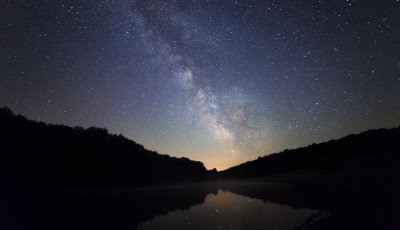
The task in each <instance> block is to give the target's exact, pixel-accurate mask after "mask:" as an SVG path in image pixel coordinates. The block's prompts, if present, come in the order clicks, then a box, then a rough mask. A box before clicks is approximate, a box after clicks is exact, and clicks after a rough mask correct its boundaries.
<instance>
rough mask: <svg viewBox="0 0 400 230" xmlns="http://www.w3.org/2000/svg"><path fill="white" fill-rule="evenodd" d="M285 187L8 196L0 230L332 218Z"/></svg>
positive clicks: (244, 224) (269, 224) (303, 222)
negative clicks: (296, 198) (292, 197)
mask: <svg viewBox="0 0 400 230" xmlns="http://www.w3.org/2000/svg"><path fill="white" fill-rule="evenodd" d="M288 189H290V188H286V187H285V186H282V185H275V184H268V183H245V182H230V183H200V184H190V185H189V184H186V185H168V186H154V187H148V188H142V189H98V190H66V191H57V192H43V193H38V194H30V195H15V196H12V195H9V197H8V198H7V199H3V200H2V205H3V206H2V208H1V213H0V214H1V219H0V229H9V230H10V229H18V230H20V229H140V230H145V229H146V230H150V229H304V227H306V226H309V225H313V224H314V223H316V222H318V221H319V220H320V219H324V218H326V217H328V216H329V215H330V214H329V212H324V211H323V210H319V209H316V208H314V207H312V205H311V206H310V207H311V208H307V207H302V206H304V205H300V206H299V205H298V204H297V203H296V202H292V201H289V203H286V202H285V201H284V200H285V198H284V197H283V198H282V197H280V194H284V193H285V192H284V191H285V190H288ZM2 197H3V198H4V196H2ZM282 201H283V202H282ZM290 203H293V205H290Z"/></svg>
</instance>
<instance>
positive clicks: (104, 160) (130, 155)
mask: <svg viewBox="0 0 400 230" xmlns="http://www.w3.org/2000/svg"><path fill="white" fill-rule="evenodd" d="M0 152H1V153H0V173H1V175H2V181H0V182H2V183H6V184H7V185H10V186H23V187H32V188H38V187H39V188H71V187H72V188H76V187H110V186H111V187H112V186H139V185H150V184H158V183H171V182H184V181H193V180H202V179H205V178H207V177H210V175H211V174H215V172H213V171H207V170H206V168H205V167H204V165H203V163H202V162H199V161H192V160H189V159H188V158H184V157H183V158H175V157H170V156H168V155H161V154H158V153H157V152H154V151H149V150H146V149H145V148H144V147H143V146H142V145H140V144H137V143H136V142H134V141H132V140H129V139H127V138H125V137H123V136H122V135H113V134H109V133H108V131H107V130H106V129H105V128H96V127H90V128H87V129H84V128H82V127H74V128H72V127H68V126H65V125H51V124H46V123H43V122H36V121H31V120H28V119H26V118H25V117H23V116H21V115H14V114H13V113H12V111H11V110H10V109H8V108H1V109H0Z"/></svg>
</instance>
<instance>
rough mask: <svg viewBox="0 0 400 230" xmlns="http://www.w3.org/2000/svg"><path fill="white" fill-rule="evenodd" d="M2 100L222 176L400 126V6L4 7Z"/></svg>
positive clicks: (345, 0)
mask: <svg viewBox="0 0 400 230" xmlns="http://www.w3.org/2000/svg"><path fill="white" fill-rule="evenodd" d="M0 32H1V36H0V61H1V62H0V106H8V107H10V108H11V109H12V110H14V111H15V112H16V113H21V114H22V115H25V116H27V117H28V118H30V119H34V120H40V121H44V122H50V123H61V124H66V125H71V126H76V125H79V126H84V127H89V126H100V127H106V128H107V129H108V130H109V131H110V132H111V133H117V134H118V133H122V134H123V135H125V136H126V137H128V138H130V139H133V140H135V141H137V142H138V143H141V144H143V145H144V146H145V147H146V148H149V149H152V150H156V151H158V152H159V153H163V154H169V155H172V156H177V157H188V158H191V159H194V160H201V161H203V162H204V163H205V165H206V167H207V168H214V167H216V168H218V169H224V168H227V167H229V166H233V165H235V164H238V163H241V162H244V161H248V160H252V159H255V158H257V157H258V156H261V155H265V154H270V153H273V152H278V151H282V150H284V149H286V148H297V147H301V146H306V145H309V144H312V143H317V142H322V141H327V140H329V139H333V138H340V137H342V136H345V135H348V134H350V133H358V132H361V131H365V130H367V129H372V128H382V127H395V126H398V125H399V124H400V93H399V92H400V2H399V1H397V0H383V1H372V0H365V1H361V0H360V1H356V0H339V1H322V0H321V1H311V0H306V1H289V0H287V1H286V0H283V1H274V0H269V1H254V2H251V1H200V0H196V1H195V0H192V1H156V0H153V1H139V0H134V1H127V0H121V1H94V0H93V1H70V0H68V1H67V0H55V1H44V0H41V1H11V0H8V1H4V2H3V3H2V4H1V6H0Z"/></svg>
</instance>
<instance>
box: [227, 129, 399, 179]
mask: <svg viewBox="0 0 400 230" xmlns="http://www.w3.org/2000/svg"><path fill="white" fill-rule="evenodd" d="M399 140H400V126H399V127H397V128H393V129H377V130H369V131H366V132H363V133H360V134H357V135H354V134H352V135H348V136H346V137H344V138H341V139H338V140H330V141H328V142H324V143H320V144H312V145H310V146H307V147H303V148H298V149H292V150H287V149H286V150H284V151H282V152H280V153H274V154H271V155H266V156H263V157H259V158H258V159H257V160H253V161H248V162H246V163H243V164H240V165H237V166H234V167H231V168H229V169H226V170H224V171H222V172H219V176H222V177H228V178H233V177H235V178H238V177H261V176H268V175H273V174H279V173H285V172H289V171H293V170H299V169H307V168H317V169H318V171H319V172H320V173H322V174H326V173H331V172H334V171H337V170H340V163H341V162H344V161H346V160H348V159H350V158H354V157H357V156H363V155H369V154H375V155H377V157H379V154H385V153H398V152H399V151H400V141H399Z"/></svg>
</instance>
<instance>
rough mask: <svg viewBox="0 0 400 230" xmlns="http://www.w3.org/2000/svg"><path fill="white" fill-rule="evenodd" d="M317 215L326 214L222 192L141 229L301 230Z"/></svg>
mask: <svg viewBox="0 0 400 230" xmlns="http://www.w3.org/2000/svg"><path fill="white" fill-rule="evenodd" d="M313 216H322V214H321V212H319V211H317V210H311V209H295V208H293V207H291V206H288V205H279V204H274V203H269V202H264V201H262V200H259V199H252V198H250V197H246V196H242V195H237V194H234V193H232V192H229V191H222V190H218V193H217V194H208V195H207V197H206V199H205V201H204V203H203V204H200V205H195V206H193V207H191V208H190V209H188V210H185V211H181V210H178V211H174V212H170V213H168V214H166V215H160V216H157V217H155V218H154V219H153V220H150V221H147V222H145V223H143V224H141V225H140V226H139V227H138V229H140V230H149V229H296V228H297V229H301V227H303V226H304V223H306V221H307V220H308V219H309V217H313Z"/></svg>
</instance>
